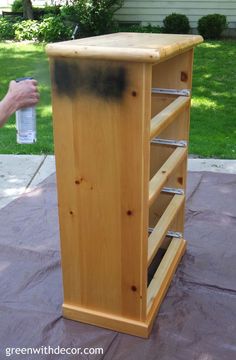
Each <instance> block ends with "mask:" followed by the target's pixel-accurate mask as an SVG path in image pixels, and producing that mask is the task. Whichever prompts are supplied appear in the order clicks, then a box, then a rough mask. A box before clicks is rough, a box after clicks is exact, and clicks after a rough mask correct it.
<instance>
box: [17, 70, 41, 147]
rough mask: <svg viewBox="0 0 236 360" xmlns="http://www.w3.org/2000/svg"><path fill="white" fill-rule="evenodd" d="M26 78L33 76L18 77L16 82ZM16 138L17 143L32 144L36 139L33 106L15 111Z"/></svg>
mask: <svg viewBox="0 0 236 360" xmlns="http://www.w3.org/2000/svg"><path fill="white" fill-rule="evenodd" d="M28 79H29V80H32V79H33V78H31V77H24V78H19V79H16V82H20V81H24V80H28ZM16 139H17V143H18V144H34V143H35V142H36V141H37V134H36V111H35V106H33V107H28V108H22V109H19V110H17V111H16Z"/></svg>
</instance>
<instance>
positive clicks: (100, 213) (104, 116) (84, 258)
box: [52, 58, 150, 319]
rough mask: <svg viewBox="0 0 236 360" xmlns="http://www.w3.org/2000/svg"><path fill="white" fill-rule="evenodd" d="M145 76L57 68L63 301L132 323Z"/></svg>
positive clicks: (143, 165)
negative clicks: (119, 317) (128, 319)
mask: <svg viewBox="0 0 236 360" xmlns="http://www.w3.org/2000/svg"><path fill="white" fill-rule="evenodd" d="M145 69H146V67H145V65H143V64H132V63H122V62H121V63H118V62H106V61H91V60H80V61H78V60H76V59H73V60H71V59H62V58H59V59H56V60H55V62H54V64H53V66H52V80H53V103H54V105H53V111H54V135H55V149H56V158H57V177H58V193H59V205H60V206H59V216H60V231H61V248H62V259H63V263H62V264H63V278H64V294H65V302H66V303H68V304H74V305H78V306H82V307H84V308H90V309H94V310H99V311H104V312H107V313H111V314H112V313H113V314H119V315H123V316H126V317H131V318H134V319H140V318H141V309H142V304H143V299H142V297H143V296H144V297H145V295H146V294H143V289H144V286H143V279H144V276H143V272H144V264H143V258H144V256H145V252H147V250H146V248H145V247H144V245H143V244H144V242H145V239H144V234H146V228H147V218H148V216H147V209H146V205H147V199H148V174H149V161H148V160H149V151H148V150H149V146H148V138H149V131H150V130H149V128H150V118H149V119H148V118H147V112H145V109H144V105H145V104H144V103H145V101H144V82H145V81H146V80H145V74H144V73H145V71H146V70H145ZM62 113H63V114H62ZM68 126H69V127H68ZM62 144H64V146H62ZM144 204H145V206H144ZM144 228H145V230H144ZM143 252H144V254H143ZM145 272H146V269H145ZM145 285H146V283H145Z"/></svg>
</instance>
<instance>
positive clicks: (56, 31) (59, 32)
mask: <svg viewBox="0 0 236 360" xmlns="http://www.w3.org/2000/svg"><path fill="white" fill-rule="evenodd" d="M72 32H73V27H72V25H70V24H66V23H65V22H64V21H63V19H62V17H61V16H49V17H45V18H44V20H43V21H42V22H41V23H40V29H39V34H38V40H40V41H45V42H54V41H61V40H68V39H70V38H71V36H72Z"/></svg>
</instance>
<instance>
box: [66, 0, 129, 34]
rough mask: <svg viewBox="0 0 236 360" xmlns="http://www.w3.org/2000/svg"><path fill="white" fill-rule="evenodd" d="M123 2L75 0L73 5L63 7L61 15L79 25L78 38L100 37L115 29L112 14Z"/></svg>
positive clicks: (119, 0) (122, 0)
mask: <svg viewBox="0 0 236 360" xmlns="http://www.w3.org/2000/svg"><path fill="white" fill-rule="evenodd" d="M123 2H124V0H96V1H95V0H75V1H74V3H73V5H68V6H63V7H62V8H61V14H62V16H63V17H64V18H65V19H66V20H69V21H70V22H72V23H74V24H78V25H79V36H80V37H82V36H91V35H101V34H106V33H109V32H111V31H112V29H114V27H115V20H114V14H115V12H116V11H117V10H118V9H119V8H120V7H122V5H123Z"/></svg>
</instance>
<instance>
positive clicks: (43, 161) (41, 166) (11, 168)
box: [0, 155, 236, 209]
mask: <svg viewBox="0 0 236 360" xmlns="http://www.w3.org/2000/svg"><path fill="white" fill-rule="evenodd" d="M188 170H189V171H213V172H220V173H230V174H236V160H217V159H189V160H188ZM55 171H56V170H55V158H54V156H53V155H48V156H45V155H0V209H1V208H2V207H4V206H6V205H7V204H8V203H9V202H11V201H12V200H14V199H16V198H17V197H18V196H19V195H21V194H23V193H25V192H28V191H31V190H33V189H34V188H35V187H36V186H37V185H38V184H39V183H40V182H42V181H43V180H44V179H45V178H46V177H48V176H49V175H51V174H53V173H54V172H55Z"/></svg>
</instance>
